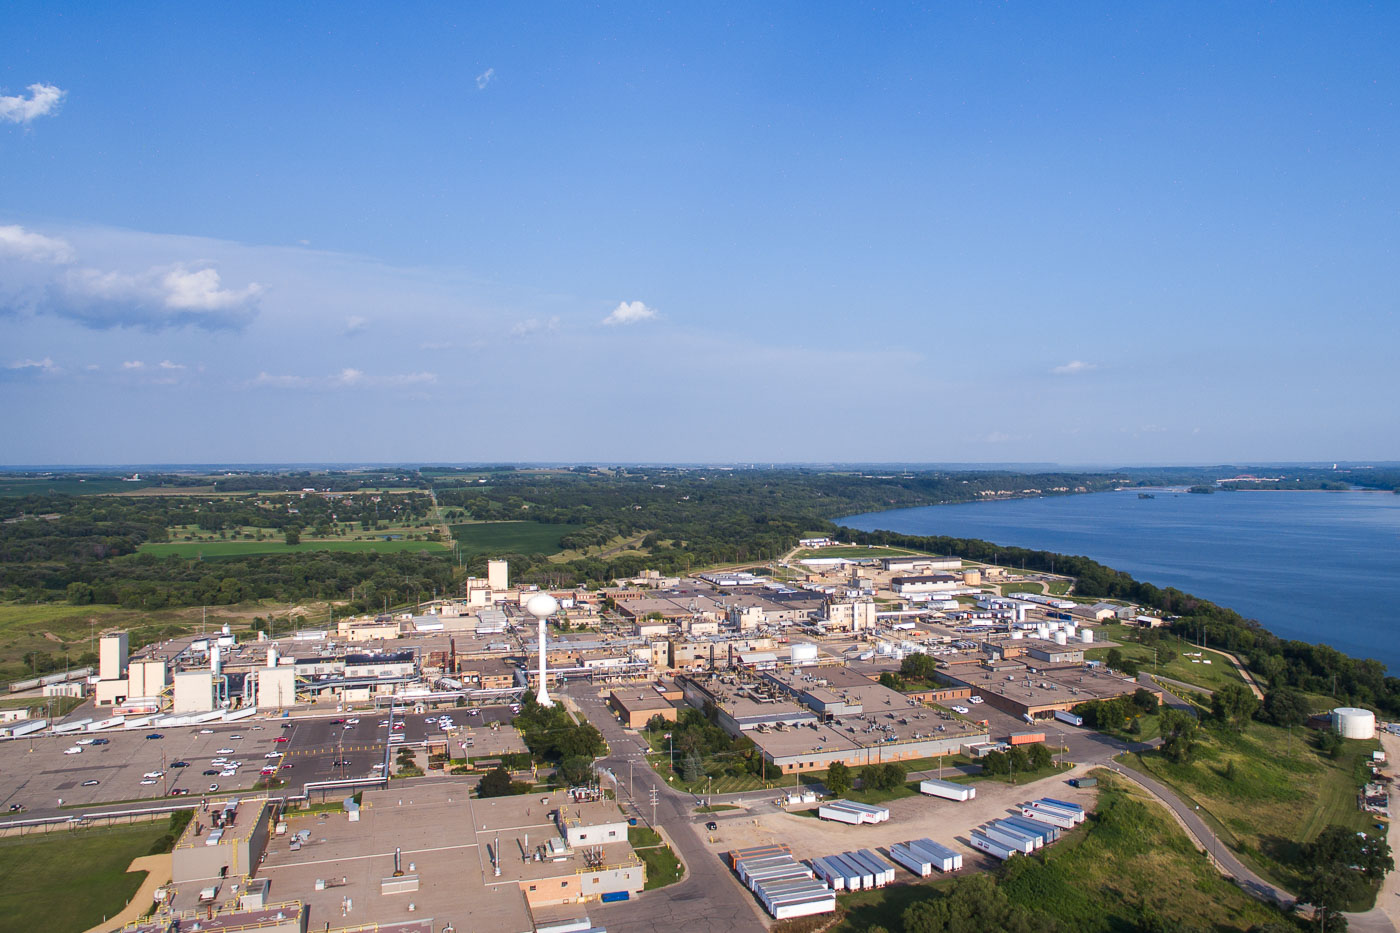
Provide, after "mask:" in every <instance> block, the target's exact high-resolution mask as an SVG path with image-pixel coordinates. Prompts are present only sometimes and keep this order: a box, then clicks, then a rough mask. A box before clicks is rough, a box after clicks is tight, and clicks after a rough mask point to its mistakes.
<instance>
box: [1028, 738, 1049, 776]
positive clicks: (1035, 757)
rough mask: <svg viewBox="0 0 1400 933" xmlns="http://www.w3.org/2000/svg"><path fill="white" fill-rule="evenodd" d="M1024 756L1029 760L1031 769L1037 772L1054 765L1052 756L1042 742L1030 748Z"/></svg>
mask: <svg viewBox="0 0 1400 933" xmlns="http://www.w3.org/2000/svg"><path fill="white" fill-rule="evenodd" d="M1026 754H1027V757H1029V758H1030V765H1031V768H1032V769H1034V770H1037V771H1038V770H1040V769H1041V768H1048V767H1050V766H1051V765H1052V764H1054V763H1055V756H1054V754H1052V753H1051V751H1050V749H1048V748H1046V747H1045V744H1044V743H1043V742H1037V743H1036V744H1034V745H1032V746H1030V750H1029V751H1028V752H1027V753H1026Z"/></svg>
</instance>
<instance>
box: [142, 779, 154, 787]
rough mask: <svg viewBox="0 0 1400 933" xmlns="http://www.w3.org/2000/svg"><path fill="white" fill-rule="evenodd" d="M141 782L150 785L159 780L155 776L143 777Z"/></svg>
mask: <svg viewBox="0 0 1400 933" xmlns="http://www.w3.org/2000/svg"><path fill="white" fill-rule="evenodd" d="M141 783H142V784H147V785H150V784H155V783H157V781H156V779H155V778H142V779H141Z"/></svg>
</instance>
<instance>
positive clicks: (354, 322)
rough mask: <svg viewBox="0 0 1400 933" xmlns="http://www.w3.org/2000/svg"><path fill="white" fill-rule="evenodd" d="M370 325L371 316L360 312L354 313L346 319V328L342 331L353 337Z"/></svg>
mask: <svg viewBox="0 0 1400 933" xmlns="http://www.w3.org/2000/svg"><path fill="white" fill-rule="evenodd" d="M368 326H369V318H366V317H362V316H361V315H358V314H352V315H350V316H349V317H348V318H346V319H345V328H344V329H343V330H342V331H341V333H342V334H344V335H345V336H347V337H353V336H355V335H356V334H358V333H361V332H363V331H364V329H365V328H366V327H368Z"/></svg>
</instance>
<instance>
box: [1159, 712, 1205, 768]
mask: <svg viewBox="0 0 1400 933" xmlns="http://www.w3.org/2000/svg"><path fill="white" fill-rule="evenodd" d="M1199 730H1200V724H1199V723H1197V722H1196V717H1194V716H1192V715H1191V714H1190V713H1186V712H1183V711H1182V710H1179V709H1166V710H1163V711H1162V754H1163V755H1164V756H1166V758H1167V760H1168V761H1173V762H1176V763H1177V764H1184V763H1186V762H1188V761H1190V760H1191V756H1192V755H1193V754H1195V751H1196V735H1197V734H1198V732H1199Z"/></svg>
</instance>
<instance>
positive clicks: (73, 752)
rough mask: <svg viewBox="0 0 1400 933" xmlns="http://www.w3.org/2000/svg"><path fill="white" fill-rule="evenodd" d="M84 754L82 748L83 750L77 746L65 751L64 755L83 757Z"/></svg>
mask: <svg viewBox="0 0 1400 933" xmlns="http://www.w3.org/2000/svg"><path fill="white" fill-rule="evenodd" d="M82 753H83V750H82V748H81V747H80V746H77V745H74V746H73V747H72V748H65V749H64V750H63V754H65V755H81V754H82Z"/></svg>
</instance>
